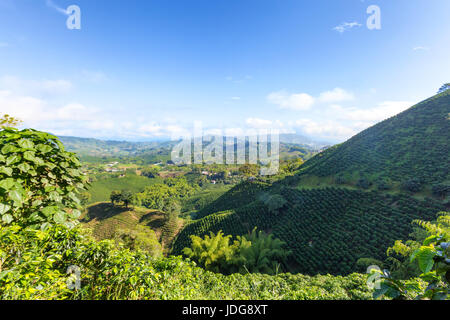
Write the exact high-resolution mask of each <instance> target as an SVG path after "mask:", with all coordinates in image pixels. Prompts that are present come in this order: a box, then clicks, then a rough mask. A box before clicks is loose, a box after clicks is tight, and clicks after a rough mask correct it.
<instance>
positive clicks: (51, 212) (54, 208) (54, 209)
mask: <svg viewBox="0 0 450 320" xmlns="http://www.w3.org/2000/svg"><path fill="white" fill-rule="evenodd" d="M58 210H59V208H58V207H57V206H49V207H45V208H43V209H42V210H41V212H42V213H43V214H44V215H45V216H46V217H51V216H53V215H54V214H55V213H56V212H58Z"/></svg>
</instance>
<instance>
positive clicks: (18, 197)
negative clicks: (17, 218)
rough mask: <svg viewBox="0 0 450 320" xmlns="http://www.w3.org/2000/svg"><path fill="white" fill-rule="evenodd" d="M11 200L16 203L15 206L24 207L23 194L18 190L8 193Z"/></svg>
mask: <svg viewBox="0 0 450 320" xmlns="http://www.w3.org/2000/svg"><path fill="white" fill-rule="evenodd" d="M8 195H9V198H10V199H11V200H12V201H14V203H15V205H22V203H23V197H22V193H21V192H20V191H18V190H11V191H9V193H8Z"/></svg>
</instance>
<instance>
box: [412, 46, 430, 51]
mask: <svg viewBox="0 0 450 320" xmlns="http://www.w3.org/2000/svg"><path fill="white" fill-rule="evenodd" d="M413 51H430V48H428V47H422V46H418V47H414V48H413Z"/></svg>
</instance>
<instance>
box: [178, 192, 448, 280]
mask: <svg viewBox="0 0 450 320" xmlns="http://www.w3.org/2000/svg"><path fill="white" fill-rule="evenodd" d="M245 188H246V189H247V191H244V190H242V189H243V187H242V186H239V187H236V190H232V191H230V192H229V194H225V195H224V196H222V198H220V199H219V200H218V201H217V210H218V211H219V212H216V213H213V214H210V215H207V216H205V217H204V218H202V219H200V220H195V221H194V222H192V223H190V224H189V225H187V226H186V227H185V228H184V229H183V231H182V232H181V233H180V235H179V236H178V238H177V240H176V242H175V246H174V252H173V253H174V254H179V253H181V250H182V249H183V248H184V247H187V246H189V243H190V240H189V235H193V234H195V235H202V236H203V235H205V234H208V233H209V232H210V231H212V232H215V233H216V232H218V231H219V230H222V231H223V232H224V233H225V234H231V235H234V236H237V235H243V234H246V233H249V232H251V230H252V229H253V228H254V227H257V228H258V229H260V230H264V231H266V232H270V233H273V234H274V236H275V237H277V238H279V239H281V240H283V241H285V242H286V243H287V248H288V249H290V250H291V251H292V255H291V259H290V261H289V263H288V266H287V270H289V271H291V272H295V273H296V272H300V273H306V274H317V273H322V274H326V273H331V274H348V273H351V272H353V271H355V270H356V263H357V261H358V259H360V258H369V257H370V258H376V259H379V260H383V259H385V258H386V249H387V248H388V247H389V246H390V245H392V244H393V243H394V241H395V240H397V239H407V238H408V235H409V234H410V233H411V232H412V226H411V221H413V220H414V219H427V220H428V219H433V218H435V214H436V212H438V211H441V210H443V209H444V206H443V205H442V204H440V203H439V202H438V201H436V200H433V199H427V200H426V201H419V200H416V199H414V198H412V197H410V196H407V195H394V196H390V195H385V194H381V193H378V192H375V191H373V192H364V191H358V190H349V189H345V188H321V189H312V190H302V189H297V188H292V187H286V186H283V187H280V186H279V185H275V186H270V187H266V188H265V189H262V188H261V185H260V184H257V183H255V184H251V183H248V184H245ZM255 190H258V192H257V193H255ZM274 190H277V193H275V194H276V195H278V196H280V195H281V197H282V198H283V199H285V201H286V203H285V204H284V205H283V206H282V207H280V208H277V209H275V210H273V209H272V210H271V208H270V204H269V203H267V202H265V199H270V197H273V195H274V194H271V192H273V191H274ZM236 191H239V194H238V195H236ZM227 196H228V197H227ZM226 200H228V201H226ZM243 201H246V202H247V203H249V204H243ZM211 207H212V205H210V206H208V207H207V208H211Z"/></svg>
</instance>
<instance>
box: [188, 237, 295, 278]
mask: <svg viewBox="0 0 450 320" xmlns="http://www.w3.org/2000/svg"><path fill="white" fill-rule="evenodd" d="M231 240H232V239H231V236H230V235H227V236H225V235H224V234H223V232H222V231H219V232H218V233H217V235H215V234H214V233H212V232H211V233H210V235H209V236H208V235H206V236H205V237H204V238H203V239H202V238H201V237H198V236H194V235H193V236H191V247H187V248H184V249H183V254H184V255H185V256H187V257H189V258H191V259H193V260H194V261H196V262H197V263H198V264H200V265H201V266H202V267H203V268H205V269H206V270H209V271H213V272H220V273H223V274H231V273H236V272H239V273H243V274H245V273H248V272H250V273H267V274H276V273H278V272H279V271H281V264H282V263H284V262H285V260H286V257H287V256H288V255H289V251H287V250H285V248H284V246H285V243H284V242H282V241H280V240H279V239H275V238H274V237H273V235H267V234H265V233H264V232H262V231H259V232H257V231H256V228H255V229H253V231H252V233H250V234H249V235H246V236H243V237H241V236H238V237H237V238H236V240H234V241H233V242H231Z"/></svg>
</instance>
